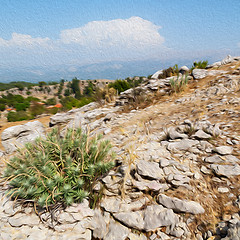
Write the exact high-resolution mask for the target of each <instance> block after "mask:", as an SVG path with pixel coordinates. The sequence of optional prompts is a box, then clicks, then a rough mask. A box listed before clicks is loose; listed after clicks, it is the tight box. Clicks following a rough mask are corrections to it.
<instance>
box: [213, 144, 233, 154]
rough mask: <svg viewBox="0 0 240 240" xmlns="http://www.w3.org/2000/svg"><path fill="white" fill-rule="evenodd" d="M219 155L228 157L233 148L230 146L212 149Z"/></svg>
mask: <svg viewBox="0 0 240 240" xmlns="http://www.w3.org/2000/svg"><path fill="white" fill-rule="evenodd" d="M214 151H215V152H217V153H218V154H220V155H229V154H231V153H232V151H233V148H232V147H230V146H219V147H216V148H215V149H214Z"/></svg>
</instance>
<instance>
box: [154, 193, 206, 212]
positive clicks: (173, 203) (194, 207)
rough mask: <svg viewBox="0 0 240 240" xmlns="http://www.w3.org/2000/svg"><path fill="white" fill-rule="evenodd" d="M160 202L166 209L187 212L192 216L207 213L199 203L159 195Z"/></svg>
mask: <svg viewBox="0 0 240 240" xmlns="http://www.w3.org/2000/svg"><path fill="white" fill-rule="evenodd" d="M158 202H159V203H160V204H162V205H163V206H164V207H166V208H169V209H173V210H174V211H175V212H186V213H192V214H201V213H204V212H205V210H204V208H203V207H202V206H201V205H200V204H199V203H198V202H194V201H187V200H181V199H179V198H175V197H168V196H166V195H164V194H160V195H159V197H158Z"/></svg>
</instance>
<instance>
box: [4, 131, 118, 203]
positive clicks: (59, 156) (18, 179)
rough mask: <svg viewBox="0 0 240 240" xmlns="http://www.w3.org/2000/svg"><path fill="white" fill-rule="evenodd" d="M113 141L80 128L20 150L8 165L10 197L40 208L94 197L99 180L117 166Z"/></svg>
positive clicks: (7, 178) (51, 136) (47, 138)
mask: <svg viewBox="0 0 240 240" xmlns="http://www.w3.org/2000/svg"><path fill="white" fill-rule="evenodd" d="M110 149H111V145H110V143H109V141H105V140H101V136H96V137H93V138H91V139H90V137H89V136H88V135H86V134H84V133H83V132H82V130H81V129H80V128H78V129H75V130H74V129H68V130H66V132H65V135H64V136H63V137H60V136H59V133H58V130H57V129H53V131H52V132H51V133H50V134H49V135H47V137H46V139H37V140H36V142H35V143H31V144H30V143H29V144H27V145H26V146H25V149H22V150H19V153H18V155H16V156H14V157H13V158H12V159H10V161H9V162H8V164H7V167H6V169H5V172H4V180H5V181H8V183H9V186H10V189H9V191H8V194H9V196H11V198H14V199H25V200H27V201H28V202H29V201H32V202H34V203H35V204H36V205H37V206H41V207H45V206H46V207H48V206H49V205H54V204H59V203H60V204H63V206H66V205H71V204H72V203H74V202H81V201H82V200H83V199H84V198H86V197H90V199H91V196H93V194H91V190H92V186H93V184H94V183H95V181H96V180H97V179H98V178H99V177H100V176H102V175H103V174H104V173H106V172H107V171H109V170H110V169H111V168H112V167H113V166H114V162H113V158H114V154H113V153H110Z"/></svg>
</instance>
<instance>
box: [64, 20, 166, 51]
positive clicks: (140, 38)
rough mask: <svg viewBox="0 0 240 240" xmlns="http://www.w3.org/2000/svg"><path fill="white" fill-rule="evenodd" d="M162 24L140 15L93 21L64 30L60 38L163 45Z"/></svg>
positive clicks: (87, 43) (106, 43)
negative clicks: (156, 23) (154, 22)
mask: <svg viewBox="0 0 240 240" xmlns="http://www.w3.org/2000/svg"><path fill="white" fill-rule="evenodd" d="M160 28H161V27H160V26H157V25H155V24H153V23H152V22H150V21H147V20H144V19H142V18H140V17H131V18H129V19H126V20H124V19H116V20H111V21H93V22H89V23H88V24H86V25H85V26H83V27H80V28H74V29H67V30H63V31H62V32H61V34H60V39H61V41H62V42H63V43H66V44H70V43H77V44H80V45H83V46H91V47H96V48H97V47H103V46H124V47H128V48H129V47H130V48H131V47H136V46H141V47H144V46H149V45H151V46H152V45H158V46H159V45H161V44H163V42H164V38H163V37H162V36H161V35H160V34H159V32H158V30H159V29H160Z"/></svg>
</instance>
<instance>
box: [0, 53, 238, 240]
mask: <svg viewBox="0 0 240 240" xmlns="http://www.w3.org/2000/svg"><path fill="white" fill-rule="evenodd" d="M179 70H180V69H179ZM182 70H184V68H182ZM169 71H170V70H169ZM171 71H172V70H171ZM187 71H189V70H187V69H186V68H185V70H184V71H182V73H181V74H178V75H174V73H173V76H163V75H164V74H165V73H166V71H165V70H160V71H158V72H157V73H156V74H153V75H152V76H151V78H150V79H144V81H143V82H142V83H141V84H140V85H139V86H136V87H134V88H130V89H128V90H126V91H123V92H122V93H120V95H119V96H117V97H116V98H114V99H112V101H110V102H104V103H103V102H101V101H100V102H92V103H90V104H88V105H85V106H83V107H81V108H76V109H73V110H70V111H68V112H64V113H57V114H55V115H53V116H51V117H50V119H49V126H46V125H45V126H43V125H42V124H41V123H40V122H38V121H32V122H31V123H30V124H29V123H28V124H27V125H21V126H19V127H15V128H14V129H13V128H8V129H5V130H4V131H3V133H2V145H3V146H4V147H5V153H3V157H2V158H8V157H9V154H14V151H15V150H16V145H22V144H24V143H25V142H28V141H29V139H33V138H35V137H36V136H37V135H42V136H44V135H45V132H48V131H49V130H50V129H52V128H54V127H56V128H57V129H58V130H59V131H60V132H61V133H62V134H63V133H64V131H66V129H67V128H71V127H73V126H74V127H78V126H81V127H82V129H84V130H86V129H87V130H89V131H90V135H91V136H93V135H94V134H96V133H101V134H103V136H104V138H105V139H109V140H110V141H111V143H112V145H113V146H114V147H113V149H114V151H115V152H116V153H117V158H116V164H115V167H114V168H113V169H112V170H111V171H110V172H109V173H108V174H106V175H105V176H104V177H102V178H100V179H99V180H98V181H97V182H96V185H95V186H94V189H93V191H94V192H95V193H96V194H98V195H101V196H102V199H101V200H100V202H99V205H98V206H97V208H95V209H94V210H92V209H90V208H89V207H88V201H87V200H85V201H84V202H83V203H81V204H75V205H73V207H68V208H67V209H65V210H63V209H61V210H59V211H58V212H56V215H55V218H54V223H52V222H51V219H50V218H48V217H47V215H46V213H45V215H44V214H43V216H41V220H42V222H41V223H40V220H39V218H38V217H36V215H35V213H34V211H33V210H32V208H30V207H27V208H23V209H20V208H19V207H15V208H14V207H13V202H12V201H10V200H9V201H8V202H7V203H5V200H3V201H4V202H2V203H1V206H0V213H1V215H0V216H1V222H2V225H1V228H2V232H1V237H2V238H3V239H4V238H5V239H7V238H9V232H10V229H11V231H12V232H13V234H12V236H14V237H15V238H16V239H27V237H30V238H31V239H39V236H41V238H42V239H61V237H62V236H63V235H64V237H67V238H69V239H104V240H108V239H109V240H110V239H116V240H121V239H122V240H126V239H130V240H133V239H144V240H145V239H198V240H200V239H225V240H228V239H229V240H230V239H235V238H236V239H237V237H238V238H239V237H240V236H239V233H238V231H239V225H240V216H239V180H240V178H239V176H240V165H239V164H240V151H239V149H240V125H239V121H240V57H235V58H234V57H231V56H228V57H227V58H225V59H223V60H222V61H220V62H216V63H214V64H212V65H208V66H205V68H204V69H200V68H195V69H193V70H192V72H191V75H188V74H187V73H186V72H187ZM166 74H167V75H168V73H166ZM160 75H161V76H160ZM171 75H172V74H171ZM36 129H37V131H36ZM1 192H2V194H4V192H5V189H4V188H2V189H1ZM46 226H51V227H52V228H53V229H54V231H53V230H52V229H48V228H47V227H46ZM19 236H20V237H19Z"/></svg>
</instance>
